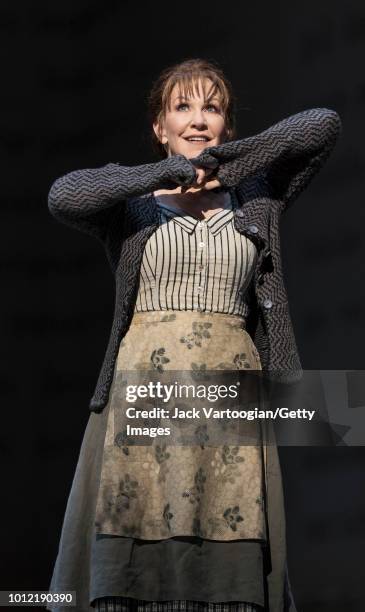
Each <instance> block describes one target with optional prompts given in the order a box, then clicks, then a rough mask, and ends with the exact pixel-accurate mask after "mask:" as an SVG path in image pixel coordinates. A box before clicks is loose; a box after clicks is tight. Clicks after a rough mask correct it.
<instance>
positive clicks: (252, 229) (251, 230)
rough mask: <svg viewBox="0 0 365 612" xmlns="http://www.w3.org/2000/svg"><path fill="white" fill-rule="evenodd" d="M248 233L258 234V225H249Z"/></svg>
mask: <svg viewBox="0 0 365 612" xmlns="http://www.w3.org/2000/svg"><path fill="white" fill-rule="evenodd" d="M247 231H248V232H249V233H250V234H257V232H258V231H259V229H258V227H257V226H256V225H249V226H248V228H247Z"/></svg>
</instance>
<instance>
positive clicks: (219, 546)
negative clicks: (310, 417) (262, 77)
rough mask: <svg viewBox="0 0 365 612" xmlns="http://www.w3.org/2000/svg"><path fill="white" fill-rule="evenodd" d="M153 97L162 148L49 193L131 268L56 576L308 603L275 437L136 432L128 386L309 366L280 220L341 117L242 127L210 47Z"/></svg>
mask: <svg viewBox="0 0 365 612" xmlns="http://www.w3.org/2000/svg"><path fill="white" fill-rule="evenodd" d="M150 112H151V123H152V127H153V135H154V138H155V142H156V145H157V148H158V150H159V152H160V154H161V157H162V158H163V159H162V161H159V162H156V163H153V164H144V165H141V166H136V167H133V168H128V167H123V166H120V165H119V164H115V163H111V164H107V165H106V166H104V167H103V168H100V169H95V170H80V171H76V172H71V173H70V174H68V175H66V176H65V177H62V178H60V179H58V180H57V181H56V182H55V183H54V185H53V186H52V189H51V191H50V195H49V207H50V211H51V212H52V214H53V215H54V216H55V217H56V218H57V219H59V220H60V221H63V222H65V223H67V224H69V225H71V226H72V227H75V228H77V229H79V230H81V231H85V232H87V233H88V234H90V235H93V236H95V237H97V238H98V239H99V240H100V241H101V242H102V243H103V245H104V247H105V249H106V254H107V257H108V260H109V263H110V265H111V268H112V271H113V273H114V275H115V279H116V306H115V313H114V320H113V326H112V331H111V335H110V340H109V344H108V347H107V351H106V355H105V359H104V363H103V366H102V369H101V372H100V375H99V380H98V383H97V386H96V390H95V393H94V396H93V398H92V400H91V403H90V408H91V411H92V414H91V416H90V420H89V423H88V426H87V429H86V432H85V437H84V440H83V444H82V448H81V453H80V457H79V462H78V465H77V469H76V474H75V478H74V482H73V485H72V489H71V494H70V497H69V501H68V505H67V510H66V515H65V520H64V525H63V530H62V535H61V541H60V548H59V554H58V557H57V561H56V566H55V569H54V573H53V578H52V584H51V587H50V590H51V591H55V592H57V591H61V590H76V595H77V606H76V609H77V610H80V611H84V610H89V609H90V608H91V607H94V606H95V607H96V608H97V609H99V610H107V609H108V610H130V609H138V610H158V611H160V610H161V612H162V611H164V612H165V611H167V610H195V609H196V608H199V609H203V610H208V607H209V610H213V609H214V610H217V611H220V610H223V609H224V610H226V609H227V610H228V609H229V610H230V611H232V610H240V612H245V611H246V612H248V611H249V610H261V609H265V610H270V611H271V612H274V611H275V612H276V611H278V612H279V611H284V610H285V611H286V610H290V611H293V610H295V606H294V603H293V601H292V599H291V596H290V586H289V581H288V577H287V572H286V552H285V517H284V504H283V496H282V485H281V474H280V466H279V462H278V456H277V451H276V448H275V446H273V445H268V446H266V445H265V444H263V443H261V444H254V445H247V446H242V445H240V446H234V445H227V444H224V445H222V446H220V447H219V446H218V447H214V446H213V447H212V446H209V435H208V436H207V435H206V432H205V431H202V429H201V428H200V429H199V428H196V430H195V433H196V434H197V436H198V438H199V444H198V445H195V446H194V445H191V444H189V445H185V446H184V445H169V442H168V438H166V443H165V444H161V442H158V443H157V444H154V443H153V440H152V441H151V439H148V436H147V437H146V438H143V439H146V442H143V443H142V445H141V442H140V441H139V443H137V444H135V445H133V442H135V440H133V441H131V440H128V435H126V427H125V425H126V421H125V409H126V403H125V398H124V395H123V393H124V391H125V385H126V381H127V379H128V376H127V374H128V372H130V371H137V372H140V373H141V376H142V373H143V372H144V371H151V370H154V371H155V372H157V373H158V374H161V376H162V374H163V373H164V374H166V373H168V371H169V370H173V371H179V372H184V373H190V374H191V379H192V380H195V382H196V381H197V380H199V376H201V374H202V373H204V372H205V371H207V370H214V371H215V370H230V371H231V370H233V371H234V370H235V371H242V370H252V371H257V370H260V371H261V370H262V372H263V375H264V376H265V377H266V378H267V379H269V380H279V381H282V382H292V381H295V380H298V379H299V378H300V376H301V366H300V361H299V357H298V354H297V349H296V344H295V338H294V335H293V330H292V325H291V320H290V315H289V308H288V303H287V296H286V291H285V285H284V281H283V277H282V270H281V261H280V239H279V218H280V215H281V213H282V212H283V211H284V210H286V208H287V207H288V205H289V204H291V203H292V202H293V201H294V200H295V198H296V197H297V196H298V194H299V193H300V191H302V190H303V189H304V188H305V186H306V185H307V184H308V182H309V181H310V179H311V178H312V177H313V176H314V174H315V173H316V172H317V171H318V170H319V168H320V167H321V166H322V165H323V163H324V162H325V160H326V158H327V157H328V155H329V153H330V151H331V150H332V148H333V146H334V144H335V141H336V139H337V137H338V133H339V130H340V120H339V117H338V115H337V114H336V113H335V112H334V111H330V110H327V109H312V110H309V111H304V112H302V113H298V114H297V115H293V116H292V117H289V118H288V119H285V120H283V121H282V122H280V123H278V124H276V125H274V126H273V127H271V128H269V129H268V130H265V131H264V132H262V133H260V134H258V135H257V136H253V137H250V138H246V139H243V140H233V138H234V112H233V96H232V90H231V86H230V84H229V82H228V80H227V79H226V77H225V76H224V74H223V73H222V72H221V71H220V70H219V69H218V68H217V67H216V66H214V65H212V64H211V63H208V62H206V61H204V60H188V61H185V62H182V63H181V64H179V65H176V66H173V67H172V68H169V69H167V70H166V71H164V72H163V73H162V74H161V76H160V77H159V79H158V80H157V81H156V83H155V85H154V87H153V89H152V92H151V95H150ZM176 475H177V476H178V478H176ZM49 609H61V608H60V607H56V606H54V607H50V608H49Z"/></svg>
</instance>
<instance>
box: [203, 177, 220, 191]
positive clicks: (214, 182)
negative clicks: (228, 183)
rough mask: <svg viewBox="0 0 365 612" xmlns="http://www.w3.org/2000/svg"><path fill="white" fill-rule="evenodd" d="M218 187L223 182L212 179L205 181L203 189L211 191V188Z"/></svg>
mask: <svg viewBox="0 0 365 612" xmlns="http://www.w3.org/2000/svg"><path fill="white" fill-rule="evenodd" d="M217 187H221V184H220V182H219V181H218V180H217V179H213V180H212V181H207V182H206V183H204V185H203V186H202V189H206V190H207V191H210V190H211V189H216V188H217Z"/></svg>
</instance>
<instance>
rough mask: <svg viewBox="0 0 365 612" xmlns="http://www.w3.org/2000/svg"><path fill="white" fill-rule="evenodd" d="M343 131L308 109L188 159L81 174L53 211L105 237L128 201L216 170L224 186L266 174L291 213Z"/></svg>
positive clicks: (62, 189) (53, 200)
mask: <svg viewBox="0 0 365 612" xmlns="http://www.w3.org/2000/svg"><path fill="white" fill-rule="evenodd" d="M340 131H341V120H340V118H339V115H338V114H337V113H336V112H335V111H333V110H329V109H326V108H314V109H310V110H306V111H303V112H300V113H297V114H295V115H292V116H290V117H288V118H286V119H283V120H282V121H280V122H279V123H276V124H275V125H273V126H271V127H269V128H268V129H267V130H265V131H263V132H260V133H259V134H257V135H255V136H250V137H248V138H244V139H243V140H235V141H230V142H227V143H224V144H221V145H218V146H216V147H209V148H207V149H205V150H204V151H203V152H202V153H201V154H200V155H199V156H198V157H196V158H194V159H191V160H188V159H187V158H185V157H184V156H182V155H173V156H171V157H168V158H167V159H164V160H162V161H160V162H156V163H152V164H144V165H140V166H134V167H127V166H121V165H119V164H113V163H111V164H107V165H106V166H103V167H102V168H95V169H86V170H76V171H74V172H70V173H68V174H66V175H65V176H63V177H61V178H59V179H57V180H56V181H55V182H54V183H53V185H52V187H51V190H50V193H49V197H48V206H49V210H50V212H51V213H52V215H53V216H54V217H56V218H57V219H58V220H59V221H62V222H63V223H66V224H67V225H70V226H71V227H75V228H76V229H79V230H81V231H84V232H86V233H88V234H91V235H93V236H95V237H96V238H98V239H100V240H102V241H103V240H104V239H105V235H106V233H107V230H108V227H109V225H110V223H111V222H112V220H113V214H114V212H115V210H116V207H119V206H120V205H121V203H122V201H123V200H125V199H126V198H128V197H132V196H138V195H142V194H145V193H149V192H151V191H153V190H155V189H174V188H175V187H176V186H177V185H181V186H182V187H187V186H190V185H193V184H195V183H196V178H197V170H196V168H206V169H209V171H210V172H212V169H213V175H210V177H209V179H208V180H211V177H213V176H214V177H215V178H216V179H217V180H218V181H219V183H220V184H221V185H222V186H223V187H232V186H236V185H238V184H239V183H240V182H241V181H242V180H244V179H245V178H247V177H249V176H252V175H254V174H256V173H258V172H260V173H262V172H263V171H264V172H265V175H266V179H267V180H268V182H269V185H270V189H271V193H272V196H273V197H274V198H276V199H278V200H280V201H281V202H282V211H283V210H285V209H286V208H287V207H288V206H289V205H290V204H291V203H292V202H293V201H294V200H295V199H296V198H297V197H298V195H299V194H300V192H302V191H303V190H304V189H305V188H306V186H307V185H308V183H309V182H310V181H311V179H312V178H313V177H314V175H315V174H316V173H317V172H318V171H319V170H320V168H321V167H322V166H323V164H324V163H325V161H326V160H327V158H328V157H329V155H330V153H331V151H332V149H333V147H334V145H335V143H336V140H337V138H338V136H339V134H340Z"/></svg>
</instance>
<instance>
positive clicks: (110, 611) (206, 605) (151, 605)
mask: <svg viewBox="0 0 365 612" xmlns="http://www.w3.org/2000/svg"><path fill="white" fill-rule="evenodd" d="M95 608H96V610H97V612H132V611H133V612H260V610H263V608H262V607H261V606H259V605H256V604H252V603H247V602H239V601H232V602H231V601H229V602H222V603H213V602H205V601H186V600H179V599H175V600H171V601H142V600H140V599H131V598H129V597H102V598H100V599H96V600H95Z"/></svg>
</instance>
